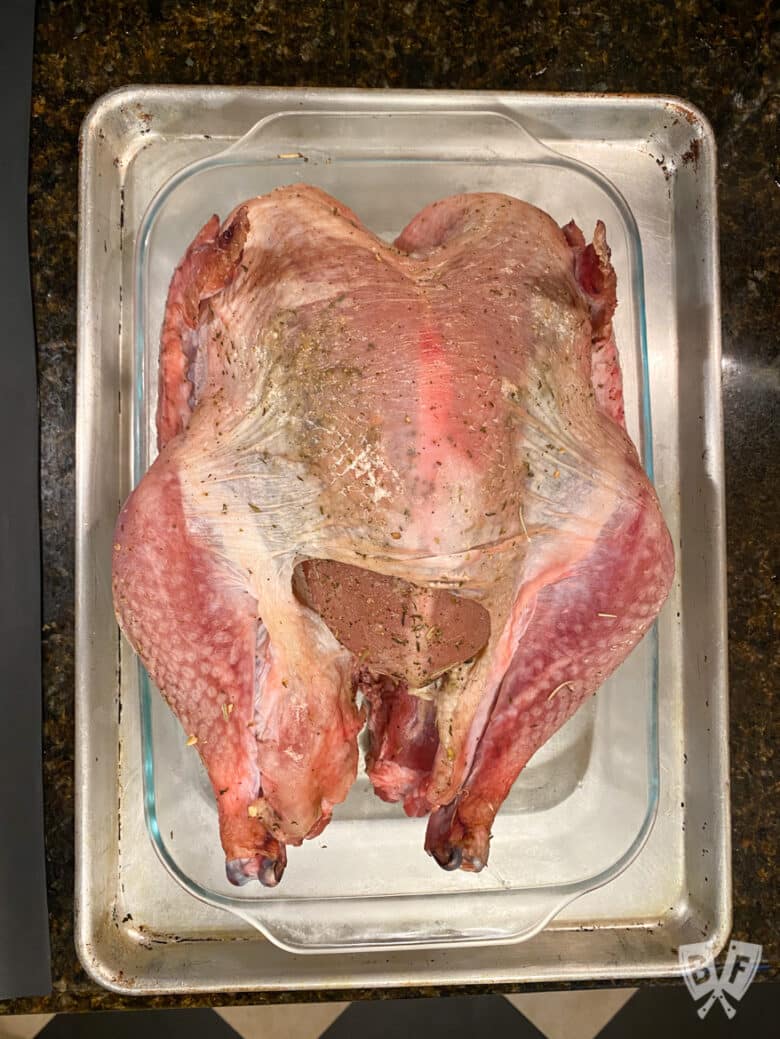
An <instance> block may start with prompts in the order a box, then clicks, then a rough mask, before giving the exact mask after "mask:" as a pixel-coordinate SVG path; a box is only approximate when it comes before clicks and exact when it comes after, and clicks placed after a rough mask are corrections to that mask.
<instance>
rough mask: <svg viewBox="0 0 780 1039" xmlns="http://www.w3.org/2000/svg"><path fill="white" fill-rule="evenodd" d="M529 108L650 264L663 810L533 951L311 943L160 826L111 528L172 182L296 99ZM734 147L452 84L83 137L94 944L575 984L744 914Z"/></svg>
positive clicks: (360, 105)
mask: <svg viewBox="0 0 780 1039" xmlns="http://www.w3.org/2000/svg"><path fill="white" fill-rule="evenodd" d="M491 104H501V105H504V106H506V108H507V109H509V110H510V111H511V112H513V113H514V114H515V116H516V117H517V118H518V119H519V120H521V121H522V122H523V123H524V125H526V126H527V127H528V129H530V130H531V131H532V132H533V133H535V134H536V135H537V136H539V137H540V138H541V139H542V140H544V141H545V142H546V143H548V144H550V145H551V146H552V147H554V148H555V149H557V150H558V151H560V152H563V153H564V154H567V155H570V156H571V157H573V158H576V159H580V160H582V161H585V162H587V163H589V164H590V165H592V166H594V167H596V168H597V169H598V170H600V171H601V172H602V173H604V174H605V175H606V176H607V177H608V178H609V179H610V180H612V181H613V182H614V183H615V184H616V186H617V187H618V188H619V189H620V190H621V191H622V192H623V194H624V195H625V197H626V199H627V201H628V203H629V205H630V206H631V208H632V210H633V212H634V215H635V217H636V220H637V223H638V225H639V230H640V234H641V237H642V247H643V252H644V259H645V279H646V281H645V289H646V299H647V321H648V329H647V332H648V343H649V357H650V393H651V401H652V410H653V415H654V442H653V447H654V454H655V480H656V486H657V488H658V491H659V495H660V497H661V501H662V505H663V508H664V513H665V515H666V517H667V520H668V522H669V525H670V528H671V530H672V534H673V537H674V540H675V545H676V546H677V548H678V576H677V580H676V583H675V587H674V590H673V593H672V596H671V598H670V601H669V603H668V604H667V606H666V607H665V609H664V612H663V614H662V616H661V618H660V621H659V646H660V669H659V691H660V702H661V711H660V732H659V737H660V748H661V750H660V755H661V802H660V808H659V815H658V820H657V823H656V826H655V828H654V831H653V833H652V835H651V837H650V839H649V841H648V843H647V845H646V846H645V848H644V850H643V851H642V853H641V854H640V855H639V857H638V858H637V860H636V861H635V862H634V863H633V864H632V866H630V867H629V868H628V869H627V870H626V871H625V873H623V874H622V876H620V877H619V878H618V879H616V880H615V881H613V882H611V883H610V884H609V885H607V886H606V887H605V888H603V889H601V890H600V891H597V892H593V893H591V894H590V895H587V896H585V897H583V898H581V899H579V900H578V901H577V902H576V903H574V904H573V905H572V906H570V907H569V909H567V910H565V911H564V912H563V913H562V914H560V915H559V916H558V917H557V918H556V920H555V921H553V923H552V924H551V925H550V926H549V927H548V928H547V929H546V930H544V931H543V932H542V933H540V934H539V935H537V936H536V937H535V938H533V939H531V940H530V941H528V942H526V943H524V944H522V945H517V946H508V947H502V948H498V949H496V948H494V949H489V948H488V949H471V950H463V951H456V950H443V951H427V952H422V951H421V952H408V951H406V952H403V953H391V954H386V953H385V954H381V955H378V954H375V953H365V954H356V955H352V956H350V957H348V958H345V957H327V956H317V955H313V956H307V957H300V956H294V955H292V954H290V953H286V952H283V951H281V950H279V949H277V948H275V947H274V946H273V945H271V943H269V942H268V941H267V940H265V939H263V938H262V937H261V936H259V935H258V934H257V933H256V932H255V931H254V930H253V929H252V928H251V926H250V925H248V924H247V925H243V924H242V923H241V922H240V921H237V920H236V919H235V918H233V917H230V916H228V915H227V914H225V913H224V912H222V911H220V910H217V909H215V908H213V907H210V906H207V905H204V904H202V903H200V902H198V901H196V900H195V899H193V898H192V897H191V896H190V895H188V894H187V893H186V892H184V891H183V890H182V889H181V888H179V887H178V885H176V884H175V883H174V882H173V881H172V880H171V878H170V877H169V876H168V875H167V873H165V871H164V869H163V867H162V866H161V864H160V863H159V862H158V860H157V859H156V857H155V855H154V852H153V850H152V847H151V843H150V842H149V840H148V839H147V836H146V833H145V827H144V818H143V810H144V805H143V796H142V784H141V775H140V762H141V754H140V738H139V718H138V711H137V703H136V700H135V698H134V697H132V696H127V695H126V692H127V683H124V689H125V697H126V701H127V702H124V703H123V702H122V687H123V686H122V684H120V681H119V675H120V667H121V662H122V658H121V653H120V642H119V640H118V635H117V629H116V626H115V622H114V620H113V613H112V609H111V594H110V566H111V543H112V536H111V534H112V527H113V523H114V519H115V516H116V512H117V509H118V507H119V504H120V502H121V500H122V499H123V498H124V496H125V495H126V493H127V491H128V490H129V486H130V442H131V438H130V432H131V431H130V408H129V406H128V405H129V401H130V400H131V394H132V392H133V381H132V352H133V343H132V341H131V330H130V327H129V314H128V307H127V301H128V299H129V287H130V284H131V275H132V252H133V245H134V238H135V234H136V232H137V229H138V226H139V224H140V220H141V217H142V215H143V212H144V210H145V208H146V206H147V204H148V202H149V201H150V199H151V197H152V195H153V194H154V192H155V191H156V190H157V188H159V187H160V186H161V184H162V183H163V182H164V181H165V180H166V179H167V178H168V177H169V176H170V175H171V174H172V173H174V172H175V171H176V170H177V169H179V168H181V167H182V166H183V165H185V164H187V163H188V162H191V161H192V160H194V159H197V158H201V157H205V156H208V155H210V154H213V153H214V152H215V151H217V150H219V149H221V148H223V147H224V146H225V144H227V143H229V142H231V141H232V140H235V139H237V138H238V137H240V136H241V135H242V134H243V133H244V132H245V131H246V130H247V129H248V128H249V127H250V126H251V125H252V124H253V123H255V122H256V121H257V120H258V119H260V118H262V117H263V116H264V115H267V114H270V113H272V112H276V111H281V110H290V109H294V108H297V107H305V108H307V109H315V108H318V107H320V108H323V109H333V108H336V107H338V108H341V109H346V110H355V111H360V110H367V109H374V110H376V109H381V110H390V111H398V110H403V109H419V108H420V107H423V106H425V107H431V108H436V107H439V108H440V109H444V108H446V109H448V110H452V109H453V108H457V107H464V108H472V109H475V108H481V109H484V108H486V107H489V106H490V105H491ZM714 164H715V155H714V142H713V138H712V133H711V131H710V129H709V127H708V125H707V123H706V121H705V120H704V119H703V118H702V117H701V116H700V115H699V113H697V112H696V111H695V110H694V109H692V108H691V107H690V106H688V105H686V104H685V103H684V102H680V101H678V100H675V99H666V98H642V97H635V98H623V97H593V96H572V95H568V96H562V95H559V96H547V95H542V94H539V95H529V94H524V95H513V94H490V93H480V94H467V93H452V92H441V93H439V92H425V93H422V92H390V93H388V92H371V91H332V90H298V91H296V90H268V89H255V88H202V89H194V88H170V87H165V88H163V87H134V88H129V89H127V90H124V91H120V92H117V93H114V94H112V95H108V96H107V97H106V98H104V99H102V100H101V101H100V102H98V104H97V105H96V106H95V108H94V109H93V110H92V112H91V114H90V116H89V117H88V118H87V120H86V122H85V125H84V129H83V141H82V182H81V190H82V194H81V242H80V260H81V265H80V275H79V318H80V325H79V385H78V431H77V454H78V478H77V479H78V484H77V486H78V501H77V510H78V523H79V527H78V543H77V625H78V631H77V711H78V717H77V741H78V742H77V757H78V761H77V776H78V788H77V793H78V804H77V856H78V876H77V945H78V949H79V954H80V956H81V958H82V961H83V963H84V965H85V967H86V969H87V970H88V971H89V972H90V974H92V976H93V977H95V978H96V979H97V980H98V981H100V982H101V983H103V984H105V985H108V986H109V987H112V988H115V989H118V990H121V991H130V992H138V993H142V992H163V991H175V992H184V991H203V990H209V989H235V990H242V989H248V990H251V989H274V988H283V989H295V988H299V989H300V988H306V989H310V988H339V989H344V988H348V987H350V986H355V987H361V988H364V987H367V986H398V985H404V984H410V985H415V986H418V985H422V984H426V983H432V984H433V983H435V984H447V983H458V982H461V983H479V982H484V983H496V982H501V981H508V982H512V981H524V980H545V979H549V980H553V979H555V980H559V979H565V980H571V979H575V978H583V977H587V978H597V977H623V978H635V977H638V976H643V975H652V974H664V973H672V972H674V971H675V969H676V958H677V952H676V950H677V946H678V945H679V944H682V943H684V942H689V941H695V940H705V939H706V940H709V941H710V942H711V944H712V946H713V948H714V949H716V948H719V947H720V946H721V945H722V944H723V942H724V941H725V939H726V937H727V935H728V931H729V929H730V858H729V826H728V796H727V782H728V779H727V776H728V772H727V746H726V732H727V712H726V684H725V674H726V672H725V634H724V629H725V624H724V614H725V591H724V587H725V581H724V553H723V463H722V417H721V410H720V385H719V377H720V376H719V372H720V365H719V361H720V344H719V299H718V284H717V256H716V240H717V239H716V231H717V227H716V212H715V189H714Z"/></svg>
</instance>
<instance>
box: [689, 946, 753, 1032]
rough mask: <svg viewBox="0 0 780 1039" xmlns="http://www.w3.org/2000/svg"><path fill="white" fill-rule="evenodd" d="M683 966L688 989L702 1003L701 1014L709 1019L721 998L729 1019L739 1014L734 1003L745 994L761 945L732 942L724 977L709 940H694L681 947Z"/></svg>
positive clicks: (721, 1003)
mask: <svg viewBox="0 0 780 1039" xmlns="http://www.w3.org/2000/svg"><path fill="white" fill-rule="evenodd" d="M679 957H680V966H681V967H682V971H683V977H684V978H685V984H686V985H687V986H688V991H689V992H690V994H691V995H692V996H693V998H694V1000H695V1001H696V1002H697V1003H698V1002H699V1000H700V999H704V998H705V996H706V997H707V998H706V1000H705V1002H704V1003H702V1005H701V1006H700V1007H698V1010H697V1012H698V1014H699V1017H701V1018H705V1017H706V1016H707V1014H709V1012H710V1010H711V1009H712V1004H713V1003H714V1002H715V1000H716V999H717V1000H718V1001H719V1002H720V1005H721V1006H722V1007H723V1009H724V1010H725V1012H726V1016H727V1017H729V1018H732V1017H734V1015H735V1014H736V1012H737V1011H736V1007H734V1006H733V1005H732V1002H730V1001H734V1002H739V1000H740V999H742V997H743V996H744V995H745V993H746V992H747V990H748V988H749V987H750V982H751V981H752V980H753V978H754V976H755V973H756V971H757V970H758V965H759V963H760V962H761V946H760V945H751V943H750V942H734V941H733V942H730V943H729V951H728V954H727V956H726V962H725V963H724V965H723V970H722V972H721V975H720V977H718V971H717V968H716V966H715V962H714V960H713V959H712V956H711V954H710V950H709V947H708V945H707V943H706V942H694V943H693V944H691V945H681V946H680V952H679Z"/></svg>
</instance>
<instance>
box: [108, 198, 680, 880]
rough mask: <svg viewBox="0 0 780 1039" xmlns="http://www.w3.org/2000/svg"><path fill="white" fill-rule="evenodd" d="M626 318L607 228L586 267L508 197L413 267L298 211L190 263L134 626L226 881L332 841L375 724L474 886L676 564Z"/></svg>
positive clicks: (575, 236)
mask: <svg viewBox="0 0 780 1039" xmlns="http://www.w3.org/2000/svg"><path fill="white" fill-rule="evenodd" d="M615 305H616V280H615V274H614V271H613V269H612V266H611V263H610V252H609V248H608V246H607V242H606V235H605V229H604V226H603V225H602V224H601V223H599V224H597V226H596V229H595V232H594V236H593V241H592V243H591V244H586V242H585V239H584V237H583V235H582V233H581V231H580V230H579V228H577V227H576V225H574V224H573V223H570V224H568V225H567V226H566V227H564V228H563V229H561V228H560V227H558V226H557V225H556V224H555V223H554V221H553V220H552V219H551V218H550V217H549V216H548V215H547V214H545V213H544V212H542V211H541V210H539V209H536V208H535V207H533V206H531V205H528V204H527V203H525V202H521V201H519V200H518V199H515V198H510V197H508V196H504V195H497V194H473V195H458V196H454V197H452V198H447V199H444V200H442V201H440V202H436V203H434V204H433V205H430V206H428V207H426V208H425V209H424V210H423V211H422V212H421V213H419V214H418V215H417V216H416V217H415V218H414V219H413V220H412V222H411V223H410V224H409V225H408V226H407V228H406V229H405V230H404V231H403V233H402V234H401V236H400V237H399V238H398V239H397V240H396V242H395V244H394V245H393V246H389V245H387V244H386V243H384V242H383V241H381V240H380V239H379V238H377V237H376V236H375V235H373V234H372V233H371V232H370V231H368V230H367V229H366V228H365V227H364V226H363V225H362V224H361V223H360V221H359V220H358V218H357V217H356V216H355V215H354V213H352V212H351V211H350V210H349V209H347V208H346V207H345V206H344V205H342V204H341V203H339V202H338V201H336V200H335V199H333V198H331V197H330V196H328V195H326V194H324V193H323V192H322V191H319V190H318V189H316V188H312V187H306V186H294V187H288V188H280V189H278V190H276V191H274V192H272V193H271V194H269V195H265V196H261V197H259V198H255V199H251V200H250V201H248V202H246V203H244V204H243V205H241V206H239V207H238V208H237V209H236V210H234V212H233V213H232V214H231V215H230V216H229V217H228V218H227V220H226V221H225V223H224V224H223V225H221V226H220V223H219V220H218V218H217V217H216V216H215V217H212V219H211V220H210V221H209V222H208V223H207V224H206V225H205V227H204V228H203V229H202V230H201V231H200V233H199V234H198V236H197V237H196V238H195V240H194V241H193V243H192V245H191V246H190V247H189V249H188V250H187V253H186V255H185V256H184V258H183V259H182V261H181V263H180V265H179V267H178V268H177V270H176V272H175V274H174V276H173V280H172V282H171V286H170V290H169V295H168V303H167V308H166V312H165V319H164V325H163V331H162V344H161V358H160V393H159V406H158V434H159V449H160V451H159V455H158V457H157V459H156V461H155V462H154V464H153V465H152V466H151V468H150V469H149V471H148V472H147V473H146V475H145V476H144V478H143V479H142V480H141V482H140V484H139V485H138V487H137V488H136V490H135V491H134V492H133V493H132V494H131V495H130V497H129V499H128V501H127V503H126V504H125V506H124V508H123V509H122V512H121V514H120V516H119V519H118V521H117V528H116V537H115V544H114V602H115V607H116V612H117V617H118V619H119V623H120V625H121V627H122V629H123V631H124V633H125V634H126V635H127V637H128V639H129V640H130V642H131V643H132V645H133V646H134V648H135V649H136V651H137V652H138V654H139V655H140V657H141V659H142V661H143V663H144V664H145V666H146V668H147V670H148V671H149V674H150V675H151V677H152V678H153V680H154V681H155V682H156V684H157V685H158V687H159V688H160V690H161V692H162V693H163V695H164V697H165V698H166V700H167V701H168V703H169V704H170V706H171V707H172V709H173V710H174V711H175V713H176V714H177V715H178V717H179V719H180V721H181V723H182V726H183V728H184V733H185V735H186V737H187V738H188V742H190V743H191V744H192V745H193V746H194V747H195V749H196V750H197V752H198V753H199V754H200V756H201V758H202V760H203V763H204V765H205V767H206V769H207V771H208V774H209V777H210V779H211V782H212V784H213V787H214V793H215V797H216V801H217V805H218V810H219V822H220V833H221V839H222V845H223V848H224V851H225V855H226V868H227V875H228V877H229V879H230V880H231V881H232V882H234V883H244V882H246V881H247V880H249V879H251V878H258V879H259V880H260V881H261V882H262V883H264V884H267V885H274V884H276V883H278V881H279V879H280V878H281V876H282V873H283V871H284V867H285V863H286V846H287V845H298V844H300V843H301V842H302V841H303V840H304V839H305V838H307V837H312V836H314V835H316V834H318V833H319V832H320V831H321V830H322V829H323V827H324V826H325V825H326V824H327V823H328V821H329V819H330V817H331V813H332V810H333V807H334V805H336V804H338V803H339V802H340V801H342V800H343V799H344V798H345V797H346V795H347V792H348V791H349V788H350V786H351V784H352V782H353V780H354V778H355V773H356V769H357V764H358V750H357V736H358V733H359V731H360V729H361V728H362V726H363V724H364V721H365V720H366V717H365V716H366V715H367V725H368V740H369V749H368V754H367V769H368V774H369V777H370V779H371V781H372V783H373V785H374V788H375V790H376V792H377V794H378V795H379V796H380V797H381V798H383V799H384V800H387V801H399V802H403V806H404V808H405V810H406V812H407V813H408V814H410V815H429V822H428V830H427V837H426V849H427V850H428V851H429V853H430V854H432V855H433V856H434V857H435V858H436V860H437V861H438V862H439V863H440V864H441V865H442V866H443V867H445V868H448V869H452V868H458V867H460V868H463V869H467V870H479V869H481V868H482V867H483V866H484V865H485V863H486V861H487V857H488V845H489V840H490V830H491V824H492V821H493V818H494V816H495V814H496V812H497V810H498V808H499V806H500V805H501V803H502V801H503V800H504V798H505V797H506V795H507V793H508V791H509V789H510V787H511V785H512V783H513V782H514V780H515V778H516V777H517V775H518V773H519V772H520V771H521V770H522V768H523V767H524V766H525V764H526V762H527V761H528V760H529V758H530V757H531V756H532V755H533V753H534V752H535V751H536V750H537V749H538V748H539V747H540V746H541V745H542V744H543V743H544V742H545V741H546V740H547V739H548V738H549V737H550V736H551V735H552V734H553V733H554V732H555V731H556V729H558V728H559V727H560V726H561V725H562V724H563V723H564V722H565V721H566V720H567V718H569V717H570V716H571V715H572V714H573V712H574V711H575V710H576V709H577V707H578V706H579V705H580V704H581V703H582V702H583V700H584V699H585V698H586V697H587V696H589V695H590V694H591V693H593V692H594V691H595V690H596V689H597V688H598V687H599V686H600V685H601V684H602V682H603V681H604V680H605V679H606V678H607V676H608V675H609V674H610V673H611V672H612V671H613V670H614V669H615V668H616V667H617V666H618V665H619V664H620V663H621V662H622V661H623V660H624V659H625V657H626V656H627V655H628V654H629V652H630V651H631V649H632V648H633V647H634V646H635V645H636V643H637V642H638V641H639V640H640V639H641V638H642V636H643V635H644V633H645V632H646V630H647V629H648V627H649V626H650V625H651V623H652V621H653V619H654V618H655V616H656V614H657V613H658V611H659V609H660V608H661V606H662V604H663V602H664V600H665V598H666V596H667V593H668V590H669V586H670V583H671V580H672V575H673V569H674V563H673V554H672V547H671V542H670V538H669V534H668V531H667V529H666V526H665V524H664V520H663V517H662V515H661V512H660V509H659V506H658V501H657V498H656V495H655V492H654V490H653V488H652V486H651V484H650V482H649V480H648V478H647V476H646V475H645V473H644V472H643V470H642V467H641V465H640V463H639V459H638V457H637V453H636V450H635V448H634V446H633V444H632V442H631V440H630V439H629V437H628V435H627V433H626V430H625V422H624V413H623V394H622V385H621V376H620V367H619V362H618V354H617V349H616V345H615V341H614V337H613V333H612V316H613V313H614V309H615ZM359 691H361V692H362V694H363V696H362V701H361V702H362V704H363V706H360V707H359V706H358V698H357V694H358V692H359ZM183 738H184V737H183ZM605 807H606V806H605Z"/></svg>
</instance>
